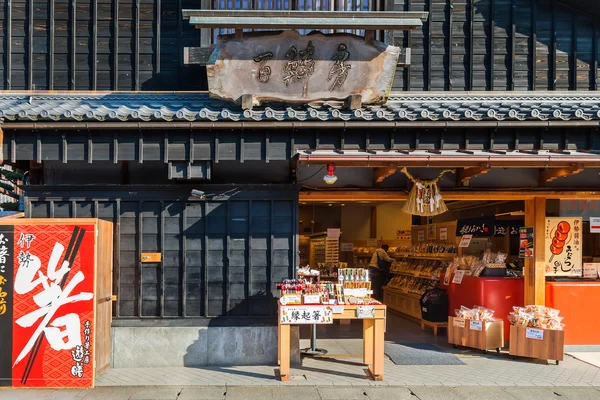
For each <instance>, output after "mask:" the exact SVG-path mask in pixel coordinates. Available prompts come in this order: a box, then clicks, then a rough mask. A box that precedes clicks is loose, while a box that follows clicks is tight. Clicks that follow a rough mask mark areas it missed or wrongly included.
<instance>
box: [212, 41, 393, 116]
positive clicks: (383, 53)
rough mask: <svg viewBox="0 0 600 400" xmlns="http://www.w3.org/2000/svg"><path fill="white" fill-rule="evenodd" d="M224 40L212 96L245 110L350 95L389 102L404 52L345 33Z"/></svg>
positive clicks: (216, 60)
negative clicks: (281, 103) (393, 82)
mask: <svg viewBox="0 0 600 400" xmlns="http://www.w3.org/2000/svg"><path fill="white" fill-rule="evenodd" d="M219 41H220V42H219V44H218V45H217V47H216V48H215V50H214V52H213V53H212V55H211V57H210V60H209V63H208V65H207V67H206V71H207V75H208V88H209V93H210V95H211V96H212V97H215V98H219V99H223V100H227V101H232V102H236V103H241V104H242V107H244V108H252V106H255V105H259V104H260V103H261V102H263V101H283V102H286V103H296V104H306V103H309V102H314V101H319V100H348V99H350V98H352V97H351V96H353V97H354V98H355V99H358V100H359V101H358V103H362V104H384V103H385V101H386V100H387V97H388V95H389V92H390V90H391V87H392V80H393V79H394V73H395V71H396V65H397V63H398V58H399V56H400V52H401V51H400V48H398V47H394V46H388V45H386V44H384V43H381V42H378V41H375V40H368V41H365V38H363V37H360V36H356V35H351V34H346V33H340V34H323V33H321V32H312V33H311V34H309V35H301V34H300V33H298V32H297V31H295V30H286V31H283V32H251V33H244V36H243V38H242V39H236V38H235V35H224V36H219ZM356 106H357V104H355V107H353V108H358V107H356Z"/></svg>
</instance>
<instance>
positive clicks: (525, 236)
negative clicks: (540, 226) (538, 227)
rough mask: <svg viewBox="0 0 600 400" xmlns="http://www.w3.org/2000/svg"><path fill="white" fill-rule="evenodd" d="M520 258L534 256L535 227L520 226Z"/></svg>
mask: <svg viewBox="0 0 600 400" xmlns="http://www.w3.org/2000/svg"><path fill="white" fill-rule="evenodd" d="M519 258H533V227H532V226H526V227H522V228H519Z"/></svg>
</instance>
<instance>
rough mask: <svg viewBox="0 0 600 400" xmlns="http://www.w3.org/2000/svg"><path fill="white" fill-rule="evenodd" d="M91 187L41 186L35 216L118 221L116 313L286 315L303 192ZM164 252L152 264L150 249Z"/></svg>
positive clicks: (31, 203) (32, 196) (31, 210)
mask: <svg viewBox="0 0 600 400" xmlns="http://www.w3.org/2000/svg"><path fill="white" fill-rule="evenodd" d="M199 188H201V189H202V190H204V191H205V193H206V194H207V195H209V194H215V193H219V194H223V193H224V194H229V195H230V196H231V197H230V198H229V199H228V200H207V201H199V200H193V199H190V198H188V197H189V193H190V188H181V187H176V186H171V187H167V186H163V187H162V190H156V189H152V190H148V189H147V188H146V189H144V188H141V187H129V188H127V189H122V188H121V189H119V188H117V187H112V188H108V187H104V188H96V190H91V191H90V190H81V188H80V187H76V186H63V187H61V188H56V187H48V186H39V187H36V186H32V187H29V188H28V190H27V195H26V200H25V201H26V203H27V206H26V209H27V217H33V218H48V217H50V218H100V219H103V220H107V221H111V222H113V226H114V249H115V251H114V269H113V272H114V277H113V282H114V288H113V293H114V294H116V295H117V303H116V304H115V309H114V312H113V315H114V317H115V318H120V317H124V318H127V317H139V318H144V317H146V318H182V317H183V318H198V317H220V316H230V317H244V316H273V315H276V310H277V305H276V304H277V303H276V302H275V300H274V297H275V296H276V295H277V293H278V292H277V289H276V287H275V284H276V283H279V282H281V281H282V280H283V279H286V278H288V277H289V276H291V275H292V274H293V266H295V265H296V257H297V256H296V239H295V238H296V234H297V230H298V217H297V210H298V192H297V191H296V190H294V189H293V188H290V189H287V190H285V189H279V190H277V189H273V190H252V188H251V187H249V188H244V187H243V186H241V187H238V188H236V189H235V190H236V191H237V192H236V193H233V192H232V191H231V190H228V191H222V190H216V189H214V187H210V186H205V187H199ZM145 252H150V253H161V256H162V261H161V262H160V263H142V262H141V253H145Z"/></svg>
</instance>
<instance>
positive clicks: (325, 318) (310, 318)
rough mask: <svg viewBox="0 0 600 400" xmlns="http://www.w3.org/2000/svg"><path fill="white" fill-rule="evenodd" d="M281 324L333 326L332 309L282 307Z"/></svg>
mask: <svg viewBox="0 0 600 400" xmlns="http://www.w3.org/2000/svg"><path fill="white" fill-rule="evenodd" d="M280 309H281V313H280V314H279V322H280V323H281V324H284V325H286V324H332V323H333V317H332V311H331V307H327V306H324V307H315V306H294V307H280Z"/></svg>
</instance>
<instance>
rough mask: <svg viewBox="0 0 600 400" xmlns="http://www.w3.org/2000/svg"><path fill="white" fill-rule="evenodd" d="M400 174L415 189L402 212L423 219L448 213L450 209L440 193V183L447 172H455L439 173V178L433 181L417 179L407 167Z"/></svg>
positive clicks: (444, 171) (409, 195)
mask: <svg viewBox="0 0 600 400" xmlns="http://www.w3.org/2000/svg"><path fill="white" fill-rule="evenodd" d="M400 172H402V173H403V174H404V175H406V177H407V178H408V179H409V180H410V181H411V182H412V183H413V187H412V189H411V190H410V193H409V194H408V200H407V201H406V203H404V207H403V208H402V211H404V212H406V213H409V214H412V215H420V216H422V217H429V216H433V215H439V214H442V213H445V212H446V211H448V207H446V203H444V199H443V198H442V194H441V193H440V187H439V185H438V181H439V180H440V178H441V177H442V175H444V174H445V173H446V172H450V173H454V170H452V169H445V170H443V171H442V172H440V173H439V175H438V176H437V178H435V179H431V180H420V179H416V178H415V177H414V176H412V175H411V174H410V173H409V172H408V171H407V169H406V167H404V168H402V170H401V171H400Z"/></svg>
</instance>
